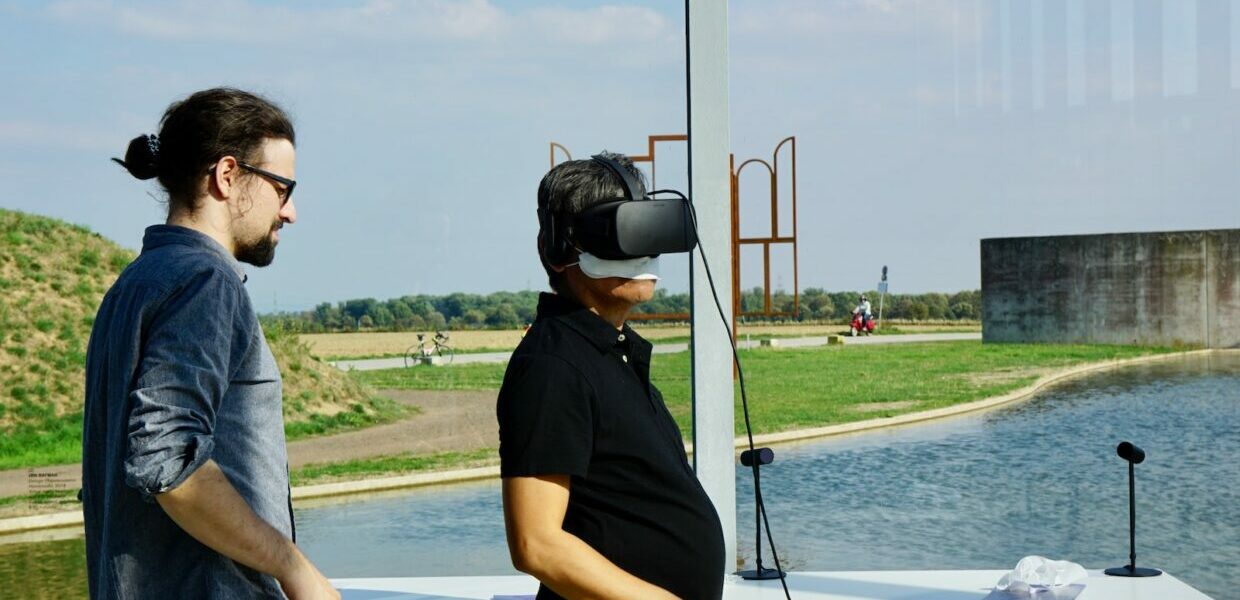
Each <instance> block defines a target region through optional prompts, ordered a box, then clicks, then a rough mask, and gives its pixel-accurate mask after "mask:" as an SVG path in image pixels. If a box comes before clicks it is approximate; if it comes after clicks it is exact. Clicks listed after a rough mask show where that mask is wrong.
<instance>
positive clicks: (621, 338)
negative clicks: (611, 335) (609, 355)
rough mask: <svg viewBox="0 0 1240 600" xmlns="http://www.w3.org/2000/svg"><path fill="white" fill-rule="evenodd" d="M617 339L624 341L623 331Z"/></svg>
mask: <svg viewBox="0 0 1240 600" xmlns="http://www.w3.org/2000/svg"><path fill="white" fill-rule="evenodd" d="M619 341H621V342H623V341H624V334H623V333H622V334H620V337H619Z"/></svg>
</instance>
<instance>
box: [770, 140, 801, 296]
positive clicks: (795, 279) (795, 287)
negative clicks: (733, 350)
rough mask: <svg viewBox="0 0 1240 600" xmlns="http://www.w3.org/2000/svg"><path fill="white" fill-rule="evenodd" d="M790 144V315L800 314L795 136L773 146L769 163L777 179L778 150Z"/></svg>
mask: <svg viewBox="0 0 1240 600" xmlns="http://www.w3.org/2000/svg"><path fill="white" fill-rule="evenodd" d="M789 142H791V143H792V147H791V151H792V313H793V314H795V315H799V314H801V282H800V278H801V268H800V263H799V261H798V257H797V246H798V244H797V136H795V135H790V136H788V137H786V138H784V139H783V140H782V141H780V142H779V143H778V144H776V145H775V151H774V152H772V153H771V162H773V163H775V167H774V171H775V177H776V178H778V177H779V150H780V149H781V148H783V147H784V144H787V143H789Z"/></svg>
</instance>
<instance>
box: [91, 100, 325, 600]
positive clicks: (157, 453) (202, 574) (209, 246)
mask: <svg viewBox="0 0 1240 600" xmlns="http://www.w3.org/2000/svg"><path fill="white" fill-rule="evenodd" d="M294 140H295V137H294V133H293V125H292V123H291V122H290V121H289V119H288V117H287V116H286V115H285V114H284V112H283V111H281V110H280V109H279V108H278V107H276V106H275V105H273V104H271V103H270V102H268V101H267V100H264V99H263V98H260V97H258V96H255V95H253V94H250V93H247V92H243V91H240V90H234V89H226V88H218V89H211V90H205V91H202V92H198V93H196V94H193V95H192V96H190V97H189V98H186V99H185V100H183V101H180V102H176V103H174V104H173V105H172V106H170V107H169V108H168V110H167V112H166V113H165V114H164V118H163V122H162V125H161V129H160V132H159V135H158V136H154V135H144V136H139V137H137V138H135V139H134V140H133V141H131V142H130V144H129V149H128V151H127V152H126V153H125V159H124V160H119V159H116V162H118V163H120V164H121V165H122V166H123V167H125V169H126V170H128V171H129V172H130V174H132V175H133V176H134V177H137V178H138V179H152V178H158V179H159V183H160V184H161V186H162V187H163V188H164V190H165V191H166V192H167V196H168V219H167V222H166V223H165V224H162V225H154V226H151V227H149V228H147V230H146V234H145V236H144V238H143V241H142V252H141V254H140V255H139V256H138V258H137V259H136V260H134V262H133V263H132V264H130V265H129V266H128V267H127V268H126V269H125V271H124V272H123V273H121V275H120V277H119V278H118V279H117V281H116V283H115V285H113V286H112V289H110V290H109V291H108V293H107V295H106V296H105V297H104V300H103V303H102V305H101V306H100V308H99V314H98V315H97V317H96V319H95V325H94V330H93V331H92V333H91V339H90V346H89V348H88V351H87V359H86V402H85V408H84V413H83V420H84V424H83V432H82V433H83V435H82V494H81V498H82V505H83V514H84V517H85V526H86V565H87V574H88V580H89V589H90V595H91V596H92V597H94V598H282V597H284V596H285V595H287V596H288V597H289V598H293V599H301V598H339V594H338V593H337V592H336V590H334V589H332V587H331V585H330V583H328V581H327V579H326V578H325V577H323V575H322V574H321V573H320V572H319V571H318V569H316V568H315V567H314V565H313V564H311V563H310V561H309V560H308V559H307V558H306V557H305V555H304V554H302V552H301V551H300V550H299V549H298V548H297V546H296V544H295V543H294V540H295V536H296V533H295V527H294V525H293V510H292V499H291V493H290V488H289V480H288V455H287V451H286V448H285V444H284V421H283V416H282V410H281V409H282V406H281V404H282V392H281V381H280V371H279V368H278V367H277V365H276V362H275V359H274V358H273V356H272V354H271V350H270V348H268V346H267V341H266V339H265V338H264V337H263V331H262V328H261V327H260V326H259V323H258V318H257V316H256V315H255V314H254V308H253V306H252V305H251V302H250V297H249V295H248V294H247V292H246V290H245V287H244V283H245V279H246V276H245V271H244V269H243V268H242V263H248V264H250V265H254V266H260V267H261V266H265V265H268V264H270V263H271V261H272V260H273V259H274V258H275V250H276V245H277V244H278V243H279V239H280V229H281V228H282V227H283V226H284V225H286V224H291V223H293V222H294V221H296V218H297V211H296V208H295V207H294V205H293V202H292V201H291V195H292V192H293V188H294V187H295V185H296V182H295V181H294V180H293V172H294V163H295V152H294V146H293V144H294Z"/></svg>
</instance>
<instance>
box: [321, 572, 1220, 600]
mask: <svg viewBox="0 0 1240 600" xmlns="http://www.w3.org/2000/svg"><path fill="white" fill-rule="evenodd" d="M1004 573H1006V571H824V572H815V573H792V574H790V575H789V576H788V589H789V591H790V592H791V593H792V598H793V599H794V600H897V599H898V600H980V599H982V598H985V597H986V596H987V595H988V594H990V591H991V590H992V589H993V588H994V585H995V583H996V582H998V581H999V578H1000V577H1002V576H1003V574H1004ZM332 583H334V584H335V585H336V587H337V588H339V589H340V591H341V593H342V595H343V596H344V600H389V599H391V600H397V599H399V600H432V599H433V600H465V599H471V600H472V599H480V600H490V599H491V598H492V597H494V596H496V595H518V596H519V595H528V596H531V597H532V596H533V595H534V593H535V592H537V591H538V582H537V581H535V580H534V578H532V577H529V576H525V575H518V576H496V577H396V578H381V579H334V580H332ZM723 597H724V598H725V599H726V600H776V599H779V598H783V597H784V593H783V590H782V589H781V588H780V585H779V582H778V581H742V580H739V579H738V578H735V577H729V578H728V581H727V582H726V583H725V585H724V590H723ZM1076 600H1210V597H1209V596H1206V595H1205V594H1203V593H1201V592H1198V591H1197V590H1195V589H1193V588H1192V587H1190V586H1189V585H1188V584H1186V583H1184V582H1182V581H1180V580H1179V579H1176V578H1175V577H1173V576H1171V575H1168V574H1166V573H1164V574H1162V575H1160V576H1158V577H1144V578H1127V577H1109V576H1107V575H1103V574H1102V571H1096V570H1091V571H1089V579H1088V580H1086V582H1085V590H1084V591H1082V592H1081V594H1080V595H1079V596H1077V598H1076Z"/></svg>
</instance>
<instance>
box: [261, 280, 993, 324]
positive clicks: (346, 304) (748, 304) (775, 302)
mask: <svg viewBox="0 0 1240 600" xmlns="http://www.w3.org/2000/svg"><path fill="white" fill-rule="evenodd" d="M866 293H867V295H868V296H869V298H870V302H871V304H873V309H874V312H875V313H876V314H877V313H878V309H879V294H878V293H877V292H873V291H871V292H866ZM860 295H861V294H860V293H859V292H828V291H826V290H823V289H820V288H808V289H806V290H804V291H802V292H801V302H800V311H799V312H797V314H796V315H795V316H793V317H779V318H778V319H777V320H780V321H802V322H803V321H812V322H843V321H846V320H847V319H848V318H849V317H850V316H851V315H852V312H853V309H854V308H855V307H856V306H857V300H858V298H859V297H860ZM763 303H764V298H763V293H762V288H752V289H749V290H745V291H743V292H742V293H741V308H742V310H743V311H760V310H762V308H763ZM793 304H794V303H793V296H792V293H791V292H786V291H776V292H773V293H772V294H771V308H772V310H774V311H775V312H786V313H791V312H793ZM537 306H538V292H535V291H523V292H495V293H492V294H485V295H484V294H466V293H460V292H457V293H453V294H448V295H446V296H431V295H426V294H418V295H413V296H402V297H400V298H392V299H390V300H376V299H374V298H362V299H357V300H345V301H343V302H337V303H336V304H332V303H330V302H324V303H321V304H319V305H318V306H315V307H314V309H312V310H307V311H301V312H281V313H274V314H267V315H262V316H261V320H262V321H263V323H264V325H269V326H272V325H274V326H279V327H281V328H283V329H285V330H287V331H292V332H299V333H335V332H346V331H433V330H461V329H516V328H521V327H524V326H526V325H529V324H530V323H531V322H533V321H534V315H535V312H536V310H537ZM635 312H637V313H639V314H678V313H679V314H684V313H688V312H689V294H687V293H684V294H671V293H668V292H667V290H658V291H656V292H655V296H654V298H652V299H651V300H650V301H649V302H646V303H644V304H642V305H640V306H638V307H637V309H636V311H635ZM981 317H982V293H981V291H980V290H972V291H963V292H957V293H955V294H943V293H928V294H888V295H887V296H886V297H885V298H884V301H883V318H884V319H907V320H914V321H925V320H933V321H976V320H980V319H981ZM764 320H766V319H764V318H762V317H745V318H744V319H742V322H760V321H764Z"/></svg>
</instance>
